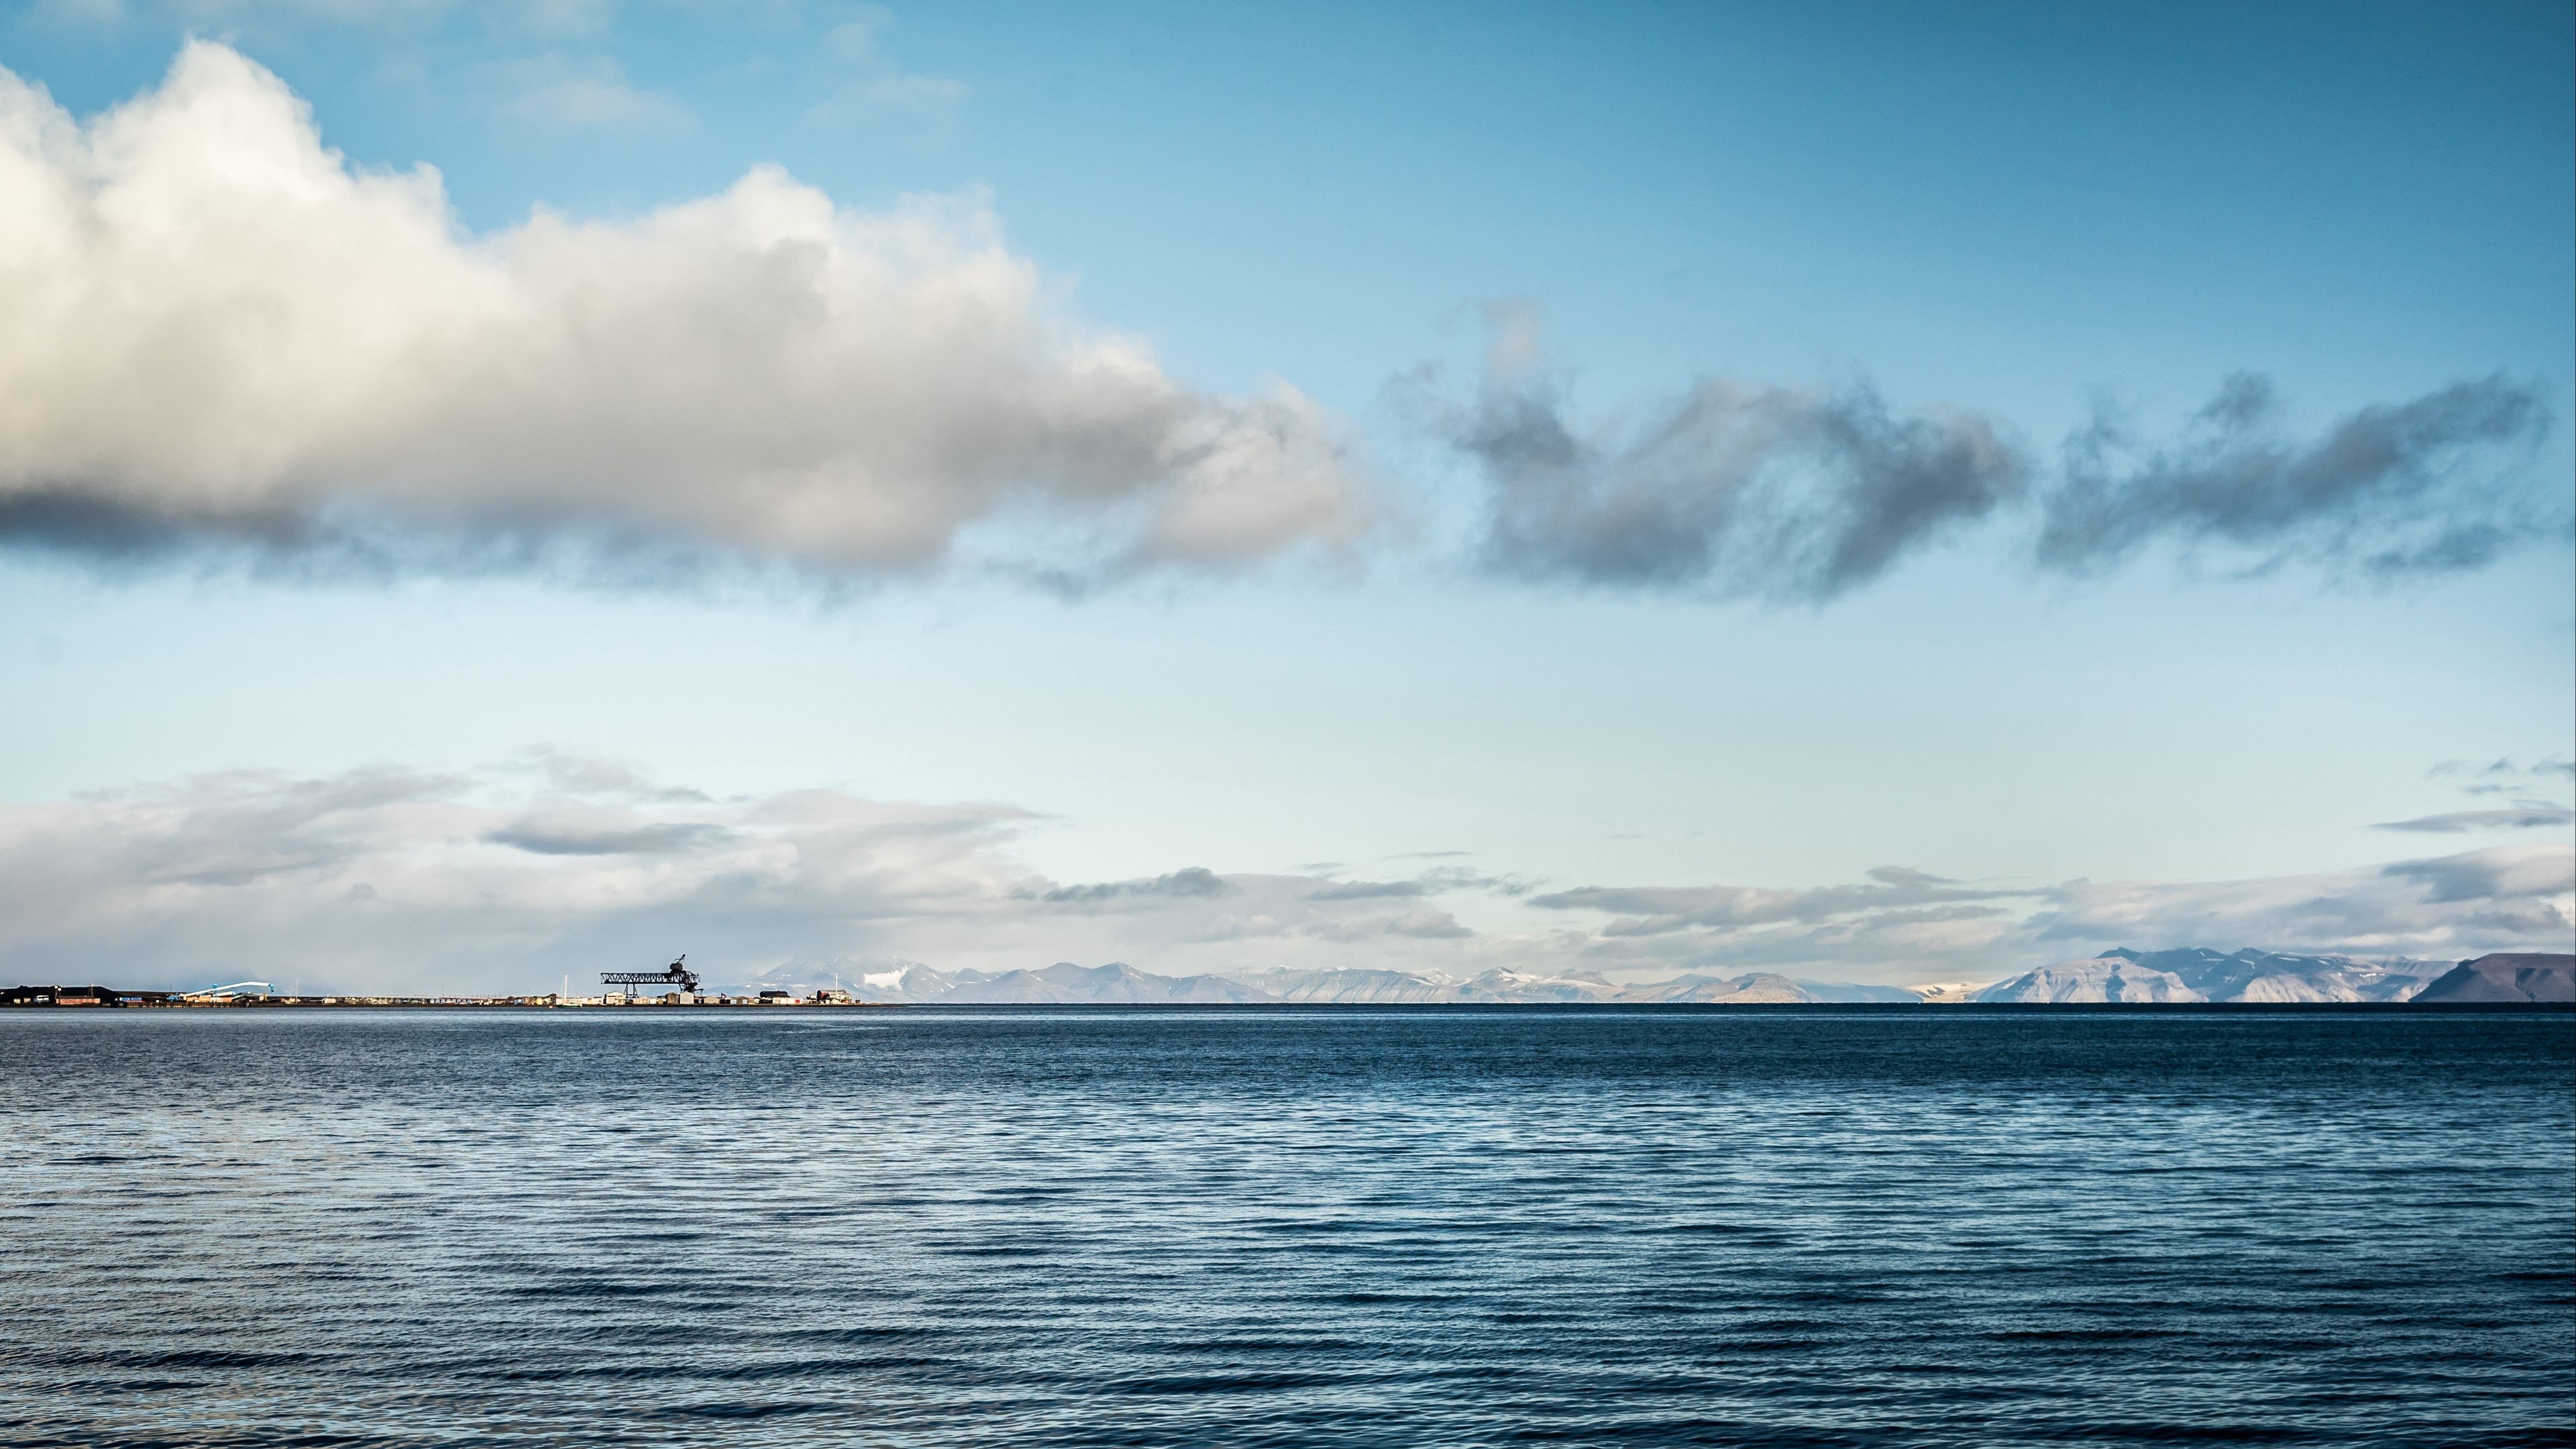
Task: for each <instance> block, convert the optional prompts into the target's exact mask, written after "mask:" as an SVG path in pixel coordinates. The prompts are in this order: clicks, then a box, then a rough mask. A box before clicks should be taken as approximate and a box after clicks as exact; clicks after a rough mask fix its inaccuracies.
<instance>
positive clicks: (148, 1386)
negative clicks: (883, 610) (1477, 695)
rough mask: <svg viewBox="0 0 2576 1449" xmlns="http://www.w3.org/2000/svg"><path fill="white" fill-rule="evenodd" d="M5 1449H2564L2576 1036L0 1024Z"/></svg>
mask: <svg viewBox="0 0 2576 1449" xmlns="http://www.w3.org/2000/svg"><path fill="white" fill-rule="evenodd" d="M0 1224H5V1232H6V1244H7V1246H6V1256H5V1259H0V1426H5V1428H0V1441H5V1442H7V1443H11V1444H84V1445H87V1444H119V1445H149V1444H222V1445H288V1444H298V1445H322V1444H347V1443H368V1444H376V1443H391V1444H417V1445H424V1446H426V1445H439V1446H452V1445H467V1444H503V1443H506V1444H530V1445H541V1444H634V1443H672V1444H706V1443H724V1444H886V1445H933V1444H936V1445H987V1444H1126V1445H1197V1444H1229V1445H1233V1444H1241V1445H1251V1444H1279V1445H1411V1444H1426V1445H1427V1444H1440V1445H1484V1444H1493V1445H1502V1444H1532V1443H1546V1444H1617V1443H1628V1444H1817V1445H1824V1444H1957V1445H2000V1444H2132V1443H2147V1442H2173V1441H2189V1442H2253V1443H2273V1444H2407V1445H2416V1444H2566V1443H2571V1442H2576V1018H2570V1017H2568V1016H2565V1015H2553V1016H2530V1015H2507V1014H2499V1015H2487V1016H2472V1015H2448V1014H2417V1015H2404V1014H2392V1013H2371V1014H2331V1013H2283V1014H2272V1015H2263V1014H2240V1013H2206V1012H2201V1013H2194V1012H2176V1013H2164V1014H2144V1013H2124V1012H2112V1013H2081V1012H2075V1013H2029V1012H2024V1013H2002V1014H1987V1013H1978V1012H1974V1011H1970V1010H1964V1009H1961V1010H1946V1009H1921V1010H1901V1011H1885V1012H1871V1011H1840V1012H1835V1011H1826V1012H1803V1013H1801V1012H1767V1011H1766V1012H1733V1013H1700V1014H1617V1015H1612V1014H1596V1013H1567V1012H1557V1013H1551V1012H1508V1013H1506V1012H1480V1013H1453V1014H1443V1013H1437V1012H1381V1013H1359V1012H1313V1013H1298V1012H1266V1013H1228V1014H1197V1013H1190V1014H1178V1013H1173V1014H1147V1013H1133V1014H1130V1013H1105V1012H1085V1013H1071V1014H1069V1013H1057V1014H992V1013H984V1014H965V1013H948V1014H941V1013H936V1012H929V1011H907V1012H894V1011H865V1012H863V1011H835V1012H825V1011H800V1012H784V1011H772V1012H766V1013H760V1012H750V1011H731V1012H682V1011H661V1010H641V1011H628V1012H621V1013H611V1012H599V1011H590V1012H558V1013H503V1012H482V1013H472V1012H453V1013H433V1012H408V1013H397V1012H387V1013H360V1012H351V1011H308V1012H293V1011H249V1010H242V1011H228V1012H214V1011H199V1012H149V1011H124V1012H104V1011H94V1012H72V1011H54V1012H42V1011H23V1012H11V1013H6V1014H0Z"/></svg>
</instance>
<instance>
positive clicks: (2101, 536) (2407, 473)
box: [2037, 373, 2558, 576]
mask: <svg viewBox="0 0 2576 1449" xmlns="http://www.w3.org/2000/svg"><path fill="white" fill-rule="evenodd" d="M2279 417H2280V403H2279V397H2278V394H2277V390H2276V389H2275V388H2274V386H2273V384H2272V382H2271V380H2270V379H2268V378H2265V377H2261V376H2258V375H2255V374H2251V373H2240V374H2238V375H2236V376H2234V377H2231V378H2229V379H2228V380H2227V381H2226V383H2225V384H2224V385H2222V386H2221V387H2220V388H2219V391H2218V395H2217V396H2216V397H2215V398H2213V399H2212V400H2211V401H2210V403H2209V405H2208V406H2206V407H2204V408H2202V409H2201V410H2200V411H2199V412H2198V413H2197V414H2195V415H2194V417H2193V419H2192V423H2191V426H2190V428H2189V429H2187V430H2186V432H2185V433H2184V435H2183V436H2182V437H2181V438H2180V439H2178V440H2176V441H2174V442H2171V443H2167V444H2164V445H2161V446H2156V447H2145V446H2142V445H2141V444H2139V443H2138V441H2137V440H2136V438H2135V437H2134V436H2133V435H2132V434H2131V433H2130V432H2129V430H2128V429H2127V427H2126V426H2125V425H2123V424H2122V423H2120V422H2119V421H2118V420H2117V419H2116V418H2114V417H2112V416H2111V415H2110V414H2109V413H2107V412H2104V413H2102V414H2100V415H2097V417H2096V418H2095V420H2094V422H2093V423H2092V424H2091V425H2090V426H2088V427H2086V428H2085V429H2083V430H2081V431H2080V432H2078V433H2077V434H2076V435H2075V436H2074V437H2073V438H2072V439H2070V440H2069V441H2068V443H2067V449H2066V463H2065V472H2064V478H2063V481H2062V482H2061V483H2060V485H2059V486H2058V487H2057V488H2055V489H2054V490H2053V491H2051V492H2050V493H2049V495H2048V497H2047V501H2046V505H2045V509H2044V515H2043V518H2042V521H2041V526H2040V533H2039V541H2038V546H2037V557H2038V560H2039V562H2040V564H2041V565H2042V566H2043V567H2046V568H2050V569H2054V570H2058V571H2060V572H2065V573H2080V572H2086V571H2090V570H2093V569H2097V568H2101V567H2104V566H2107V565H2111V564H2116V563H2118V562H2120V561H2121V560H2122V559H2124V558H2127V557H2128V556H2130V555H2131V554H2134V553H2136V552H2137V551H2139V550H2140V549H2143V548H2146V547H2148V546H2149V545H2151V544H2156V543H2164V542H2171V543H2176V544H2180V545H2182V546H2184V547H2186V548H2189V547H2193V546H2197V545H2204V544H2218V545H2225V546H2229V547H2232V548H2236V549H2241V550H2243V551H2245V552H2247V553H2249V554H2251V555H2252V556H2253V557H2254V559H2255V561H2256V565H2257V566H2258V567H2264V566H2270V565H2274V564H2279V563H2284V562H2290V561H2301V562H2309V563H2319V564H2325V565H2329V566H2335V567H2346V566H2357V567H2358V568H2359V569H2361V570H2362V571H2363V572H2365V573H2368V574H2373V575H2379V576H2390V575H2399V574H2409V573H2441V572H2453V571H2457V570H2461V569H2471V568H2477V567H2480V566H2482V565H2484V564H2486V563H2487V562H2489V561H2490V560H2492V559H2493V558H2494V557H2495V556H2496V555H2497V554H2498V553H2500V552H2502V551H2503V550H2504V549H2506V548H2507V547H2509V546H2511V545H2513V544H2515V543H2518V542H2521V541H2524V540H2526V539H2528V538H2531V537H2533V536H2534V535H2535V534H2537V533H2540V532H2544V531H2554V530H2555V529H2556V528H2557V527H2558V525H2556V524H2555V523H2554V521H2550V520H2543V519H2536V518H2533V517H2530V516H2528V515H2527V514H2526V512H2525V511H2524V510H2522V509H2520V508H2518V507H2517V506H2516V503H2515V501H2514V500H2513V499H2512V498H2511V496H2510V494H2509V490H2506V489H2503V488H2501V487H2500V486H2499V476H2500V465H2503V464H2507V463H2509V462H2511V461H2513V460H2515V459H2518V458H2519V457H2521V456H2523V455H2525V454H2527V453H2528V451H2529V450H2530V449H2531V448H2532V446H2533V445H2535V444H2537V443H2538V442H2539V441H2540V439H2541V438H2542V437H2543V436H2544V435H2545V434H2546V433H2547V432H2548V429H2549V422H2550V418H2549V410H2548V408H2547V407H2546V406H2544V405H2543V404H2542V403H2541V401H2540V397H2539V395H2538V393H2537V392H2536V391H2535V390H2534V389H2533V388H2531V387H2530V386H2528V385H2526V384H2522V383H2517V382H2513V381H2510V380H2508V379H2506V378H2504V377H2501V376H2497V377H2489V378H2483V379H2479V380H2477V381H2472V382H2461V383H2454V384H2452V385H2451V386H2449V387H2446V388H2443V389H2441V390H2440V391H2438V392H2431V393H2427V394H2425V395H2424V396H2422V397H2419V398H2415V399H2413V400H2411V401H2407V402H2402V403H2387V404H2377V405H2373V406H2370V407H2365V408H2362V409H2360V410H2359V411H2357V412H2354V413H2352V414H2350V415H2348V416H2346V417H2344V418H2342V419H2341V420H2339V421H2337V422H2336V423H2335V424H2334V425H2333V426H2331V427H2329V428H2327V429H2326V430H2325V431H2324V432H2323V433H2322V434H2320V435H2318V436H2316V437H2314V438H2310V439H2297V438H2292V437H2290V436H2288V435H2287V434H2286V433H2285V432H2284V431H2283V430H2282V428H2281V426H2280V421H2279Z"/></svg>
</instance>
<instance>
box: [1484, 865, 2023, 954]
mask: <svg viewBox="0 0 2576 1449" xmlns="http://www.w3.org/2000/svg"><path fill="white" fill-rule="evenodd" d="M1869 875H1870V881H1871V883H1870V884H1868V885H1846V886H1821V887H1815V888H1812V889H1807V890H1776V889H1766V888H1763V887H1759V886H1726V885H1709V886H1582V887H1579V888H1577V889H1574V890H1568V891H1555V892H1551V893H1549V894H1547V895H1538V896H1532V897H1530V898H1529V900H1530V904H1531V905H1534V906H1538V907H1540V908H1542V909H1546V910H1558V911H1567V910H1580V911H1600V912H1603V913H1605V914H1609V915H1613V916H1617V917H1619V919H1617V920H1614V921H1612V922H1610V923H1609V924H1608V925H1606V926H1604V927H1602V934H1604V935H1607V936H1658V935H1665V934H1669V933H1671V932H1675V931H1686V930H1707V929H1717V928H1732V927H1742V926H1763V925H1775V924H1783V923H1800V924H1814V923H1817V922H1821V921H1827V920H1831V919H1834V918H1837V917H1842V916H1849V915H1854V914H1857V913H1861V912H1878V911H1887V910H1892V909H1900V908H1911V909H1920V908H1923V907H1928V906H1946V905H1954V904H1965V903H1976V902H1988V901H1997V900H2003V899H2007V898H2009V897H2012V896H2016V895H2027V894H2029V892H2028V891H2013V890H1986V889H1980V888H1977V887H1973V886H1967V885H1963V884H1961V883H1960V882H1958V881H1954V880H1951V879H1949V878H1947V877H1944V876H1937V875H1932V874H1929V873H1927V872H1924V871H1919V870H1910V869H1907V868H1906V867H1903V866H1892V865H1891V866H1880V867H1879V868H1878V869H1876V870H1873V871H1871V872H1870V873H1869Z"/></svg>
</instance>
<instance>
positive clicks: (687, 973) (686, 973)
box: [599, 951, 698, 996]
mask: <svg viewBox="0 0 2576 1449" xmlns="http://www.w3.org/2000/svg"><path fill="white" fill-rule="evenodd" d="M688 961H689V956H688V953H687V952H685V951H684V952H682V953H680V959H679V960H677V961H674V962H672V963H671V964H670V965H668V966H665V967H663V968H662V969H661V970H659V971H602V972H600V973H599V984H600V985H602V986H676V987H678V988H680V989H681V990H682V991H685V992H687V993H688V994H690V995H691V996H695V995H697V994H698V973H696V972H695V971H692V970H690V969H689V966H688ZM629 994H630V995H631V994H632V993H629Z"/></svg>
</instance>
